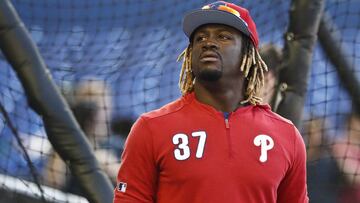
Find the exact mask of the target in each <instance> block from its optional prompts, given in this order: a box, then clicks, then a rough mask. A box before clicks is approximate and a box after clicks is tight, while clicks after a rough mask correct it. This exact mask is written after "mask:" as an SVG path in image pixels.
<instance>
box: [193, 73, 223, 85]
mask: <svg viewBox="0 0 360 203" xmlns="http://www.w3.org/2000/svg"><path fill="white" fill-rule="evenodd" d="M221 76H222V71H219V70H202V71H200V72H199V74H198V77H197V78H198V79H199V80H202V81H207V82H215V81H218V80H219V79H220V78H221Z"/></svg>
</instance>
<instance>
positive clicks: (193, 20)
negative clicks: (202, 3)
mask: <svg viewBox="0 0 360 203" xmlns="http://www.w3.org/2000/svg"><path fill="white" fill-rule="evenodd" d="M205 24H223V25H228V26H231V27H234V28H235V29H237V30H239V31H241V32H242V33H244V34H245V35H246V36H250V32H249V30H248V28H247V26H246V25H245V22H243V20H241V19H240V18H238V17H237V16H235V15H233V14H230V13H228V12H225V11H219V10H210V9H204V10H197V11H193V12H191V13H188V14H186V15H185V17H184V19H183V30H184V33H185V34H186V36H188V37H189V38H190V37H191V34H192V33H193V32H194V31H195V29H196V28H198V27H200V26H202V25H205Z"/></svg>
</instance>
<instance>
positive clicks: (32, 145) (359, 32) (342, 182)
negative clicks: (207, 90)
mask: <svg viewBox="0 0 360 203" xmlns="http://www.w3.org/2000/svg"><path fill="white" fill-rule="evenodd" d="M210 2H211V1H200V0H199V1H182V0H170V1H169V0H153V1H148V0H119V1H115V0H94V1H88V0H76V1H73V0H51V1H49V0H12V3H13V5H14V7H15V8H16V10H17V12H18V13H19V15H20V17H21V19H22V21H23V22H24V23H25V25H26V27H27V29H28V30H29V32H30V34H31V36H32V39H33V40H34V42H35V43H36V45H37V46H38V48H39V50H40V53H41V54H42V57H43V59H44V61H45V62H46V64H47V66H48V68H49V70H50V73H51V75H52V77H53V79H54V80H55V82H56V84H57V85H58V87H59V89H60V90H61V92H62V93H63V95H64V96H65V98H66V99H67V101H68V102H69V104H70V106H71V108H72V110H73V112H74V114H75V116H76V118H77V120H78V122H79V123H80V126H81V127H82V128H83V130H84V132H85V134H86V135H87V136H88V138H89V140H90V142H91V144H92V145H93V147H94V150H95V155H96V157H97V158H98V160H99V162H100V163H101V166H102V167H103V169H104V170H105V171H106V172H107V174H108V175H109V176H110V178H111V180H112V181H115V178H116V173H117V169H118V166H119V163H120V154H121V152H122V146H123V143H124V140H125V138H126V135H127V133H128V130H129V127H130V126H131V124H132V123H133V122H134V121H135V119H136V118H137V117H138V116H139V115H140V114H141V113H144V112H146V111H150V110H153V109H155V108H158V107H160V106H162V105H164V104H166V103H167V102H169V101H172V100H174V99H176V98H178V97H179V96H180V95H181V94H180V91H179V88H178V78H179V72H180V67H181V64H180V63H177V62H176V58H177V56H178V55H179V54H180V53H181V52H182V50H183V49H184V48H185V47H186V46H187V43H188V41H187V39H186V37H185V35H184V34H183V31H182V29H181V20H182V17H183V15H184V14H185V12H187V11H189V10H192V9H194V8H200V7H201V6H202V5H204V4H205V3H210ZM233 2H234V3H239V4H240V5H243V6H244V7H246V8H248V9H249V10H250V12H251V14H252V16H253V18H254V20H255V22H256V24H257V29H258V33H259V37H260V46H261V45H263V44H266V43H273V44H276V45H278V46H279V47H283V44H284V43H283V35H284V32H285V31H286V28H287V25H288V21H289V18H288V13H289V7H290V1H287V0H270V1H269V0H252V1H233ZM325 11H326V12H327V13H328V14H329V17H330V19H331V20H332V21H333V23H334V24H335V25H336V30H331V31H330V32H338V33H340V35H339V36H340V38H339V39H338V40H339V42H340V44H341V46H342V47H343V48H344V50H345V52H346V53H345V54H346V59H347V60H348V61H349V62H350V64H351V67H350V68H351V70H350V71H351V73H352V74H353V75H355V76H356V77H357V80H360V52H359V50H360V12H359V11H360V1H358V0H328V1H326V7H325ZM0 66H1V68H0V104H1V105H2V106H3V107H4V110H5V111H4V112H2V113H1V114H0V173H1V174H2V175H0V188H1V190H0V191H1V193H2V194H7V195H5V196H6V197H7V198H8V201H9V200H11V198H15V197H16V196H17V195H18V194H24V193H26V194H27V195H29V196H32V197H33V198H34V199H37V198H38V199H40V197H41V194H39V191H38V189H34V185H33V183H34V182H35V183H37V184H40V185H41V187H43V188H47V189H46V190H44V191H42V192H43V193H46V195H45V196H46V198H47V200H48V201H53V202H83V201H85V200H84V199H80V198H73V196H71V197H64V196H66V195H69V193H73V194H77V195H82V191H81V190H79V188H78V187H77V186H76V182H75V181H74V180H73V178H72V177H71V174H70V171H69V169H68V168H67V167H66V165H65V164H64V163H63V162H62V160H61V159H60V158H59V156H58V155H57V154H56V153H55V152H54V151H53V149H52V147H51V145H50V143H49V141H48V140H47V136H46V133H45V131H44V126H43V122H42V120H41V118H40V117H39V116H38V115H37V114H36V113H35V112H34V111H33V110H31V109H30V107H29V105H28V104H27V100H26V96H25V94H24V91H23V88H22V85H21V83H20V82H19V80H18V78H17V76H16V74H15V72H14V71H13V70H12V68H11V67H10V65H9V64H8V63H7V62H6V60H5V59H4V57H3V56H1V57H0ZM358 88H360V87H358ZM54 111H56V109H54ZM354 112H355V111H354V103H353V101H352V98H351V97H350V96H349V94H348V91H347V89H346V88H344V84H342V83H341V81H340V79H339V76H338V73H337V71H336V68H335V67H334V65H332V63H331V62H330V61H329V59H328V57H327V55H326V53H325V52H324V50H323V49H322V47H321V46H320V44H319V43H317V46H316V48H315V49H314V55H313V63H312V69H311V75H310V82H309V86H308V92H307V99H306V104H305V108H304V113H303V115H304V118H303V127H301V128H300V130H301V131H302V135H303V137H304V140H305V143H306V145H307V149H308V159H309V160H308V182H309V192H310V198H313V199H314V201H313V202H327V200H329V198H330V200H332V201H334V202H335V199H341V200H338V201H339V202H340V201H343V200H344V199H345V200H346V198H350V200H354V198H355V197H354V195H356V194H357V195H359V193H360V161H359V160H360V118H359V117H356V116H353V115H355V113H354ZM14 129H15V132H14ZM17 137H18V138H19V139H17ZM22 146H23V147H22ZM26 155H27V156H29V158H30V160H31V162H28V161H27V160H26V158H25V157H26ZM31 165H32V166H34V168H35V172H36V174H35V175H34V173H32V172H31V170H30V168H31ZM20 183H22V184H20ZM48 188H54V189H58V190H49V189H48ZM329 188H330V189H331V190H333V191H336V192H334V194H328V193H321V192H324V191H328V190H329ZM24 191H26V192H24ZM60 191H62V192H64V193H61V194H62V195H59V192H60ZM354 191H355V192H354ZM40 193H41V191H40ZM71 198H72V199H71ZM351 198H353V199H351ZM2 200H3V199H1V198H0V201H1V202H6V200H3V201H2ZM330 200H329V201H330ZM345 200H344V201H345ZM349 202H351V201H349Z"/></svg>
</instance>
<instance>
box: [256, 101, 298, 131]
mask: <svg viewBox="0 0 360 203" xmlns="http://www.w3.org/2000/svg"><path fill="white" fill-rule="evenodd" d="M256 107H257V108H258V109H261V110H262V112H263V113H264V115H265V116H267V117H269V118H271V119H274V120H277V121H279V122H281V123H285V124H289V125H292V126H293V125H294V124H293V123H292V122H291V121H290V120H289V119H287V118H284V117H282V116H280V115H279V114H277V113H275V112H273V111H272V110H271V108H270V106H269V105H268V104H265V105H256Z"/></svg>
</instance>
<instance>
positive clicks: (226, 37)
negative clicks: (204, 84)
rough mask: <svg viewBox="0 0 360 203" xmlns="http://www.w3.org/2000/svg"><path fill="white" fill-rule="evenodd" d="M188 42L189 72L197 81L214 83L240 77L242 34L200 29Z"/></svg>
mask: <svg viewBox="0 0 360 203" xmlns="http://www.w3.org/2000/svg"><path fill="white" fill-rule="evenodd" d="M191 42H192V60H191V63H192V71H193V74H194V75H195V78H197V79H198V80H203V81H217V80H219V79H220V78H221V77H231V76H238V75H239V74H241V71H240V65H241V59H242V57H241V50H242V34H241V33H240V31H238V30H237V29H235V28H232V27H229V26H226V25H220V24H207V25H203V26H201V27H199V28H198V29H197V30H195V32H194V34H193V36H192V39H191Z"/></svg>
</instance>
